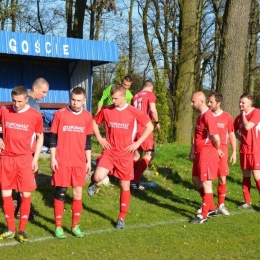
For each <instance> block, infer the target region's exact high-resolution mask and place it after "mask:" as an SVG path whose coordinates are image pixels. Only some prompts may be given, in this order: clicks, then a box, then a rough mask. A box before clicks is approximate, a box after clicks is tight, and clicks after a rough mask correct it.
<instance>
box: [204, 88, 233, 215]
mask: <svg viewBox="0 0 260 260" xmlns="http://www.w3.org/2000/svg"><path fill="white" fill-rule="evenodd" d="M222 102H223V96H222V95H221V94H219V93H213V94H211V95H210V97H209V100H208V107H209V109H210V110H211V111H212V112H213V115H214V116H215V120H216V122H217V126H218V132H219V136H220V150H221V151H222V152H223V153H224V155H223V157H221V158H219V163H218V205H217V210H218V212H220V213H222V214H223V215H229V212H228V210H227V208H226V207H225V205H224V202H225V198H226V192H227V184H226V181H227V175H228V174H229V169H228V144H229V143H230V146H231V149H232V154H231V156H230V162H231V163H232V165H234V164H235V163H236V136H235V133H234V126H233V119H232V116H231V115H230V114H229V113H227V112H225V111H223V110H222V109H221V104H222Z"/></svg>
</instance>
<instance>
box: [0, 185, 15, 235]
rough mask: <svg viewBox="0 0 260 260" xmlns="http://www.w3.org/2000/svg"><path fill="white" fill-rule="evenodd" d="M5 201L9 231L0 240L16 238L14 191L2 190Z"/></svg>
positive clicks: (5, 213)
mask: <svg viewBox="0 0 260 260" xmlns="http://www.w3.org/2000/svg"><path fill="white" fill-rule="evenodd" d="M1 193H2V199H3V211H4V215H5V221H6V224H7V229H6V230H5V231H4V232H3V233H2V234H1V235H0V239H5V238H13V237H14V236H15V219H14V203H13V199H12V190H3V189H2V190H1Z"/></svg>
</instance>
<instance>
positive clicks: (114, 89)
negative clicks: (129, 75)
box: [110, 84, 126, 96]
mask: <svg viewBox="0 0 260 260" xmlns="http://www.w3.org/2000/svg"><path fill="white" fill-rule="evenodd" d="M116 92H122V93H123V94H124V95H125V92H126V89H125V88H124V87H123V86H122V85H120V84H114V85H113V86H112V88H111V90H110V95H111V96H112V95H114V94H115V93H116Z"/></svg>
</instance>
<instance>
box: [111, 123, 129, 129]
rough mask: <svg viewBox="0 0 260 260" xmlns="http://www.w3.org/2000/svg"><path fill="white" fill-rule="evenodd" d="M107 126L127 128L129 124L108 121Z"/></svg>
mask: <svg viewBox="0 0 260 260" xmlns="http://www.w3.org/2000/svg"><path fill="white" fill-rule="evenodd" d="M108 127H111V128H121V129H128V127H129V124H125V123H118V122H108Z"/></svg>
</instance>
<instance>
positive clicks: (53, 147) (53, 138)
mask: <svg viewBox="0 0 260 260" xmlns="http://www.w3.org/2000/svg"><path fill="white" fill-rule="evenodd" d="M57 142H58V135H57V134H55V133H52V132H51V134H50V152H51V169H52V170H53V171H54V172H55V171H56V170H57V169H59V165H58V162H57V160H56V147H57Z"/></svg>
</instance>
